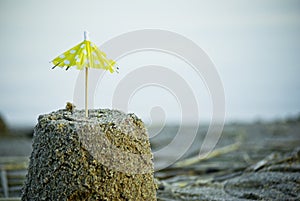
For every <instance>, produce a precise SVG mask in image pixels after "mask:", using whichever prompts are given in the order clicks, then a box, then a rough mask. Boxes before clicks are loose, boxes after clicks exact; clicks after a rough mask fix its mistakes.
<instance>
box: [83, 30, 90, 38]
mask: <svg viewBox="0 0 300 201" xmlns="http://www.w3.org/2000/svg"><path fill="white" fill-rule="evenodd" d="M84 40H90V39H89V32H88V31H87V30H85V31H84Z"/></svg>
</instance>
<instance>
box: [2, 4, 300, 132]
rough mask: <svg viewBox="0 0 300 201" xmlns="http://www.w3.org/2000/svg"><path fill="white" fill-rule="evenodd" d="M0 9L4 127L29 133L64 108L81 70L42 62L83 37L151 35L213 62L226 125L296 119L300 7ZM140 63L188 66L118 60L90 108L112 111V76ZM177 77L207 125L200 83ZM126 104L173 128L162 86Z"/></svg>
mask: <svg viewBox="0 0 300 201" xmlns="http://www.w3.org/2000/svg"><path fill="white" fill-rule="evenodd" d="M0 9H1V12H0V26H1V30H0V43H1V46H0V52H1V54H0V60H1V64H0V68H1V74H0V92H1V99H0V113H1V115H2V117H3V118H4V120H5V121H6V122H7V123H8V125H9V126H11V127H15V126H34V125H35V124H36V122H37V117H38V115H39V114H43V113H48V112H51V111H54V110H57V109H60V108H63V107H64V106H65V103H66V102H67V101H71V102H72V100H73V93H74V87H75V83H76V80H77V77H78V74H79V72H78V71H77V70H75V69H70V70H68V71H67V72H65V70H63V69H55V70H52V69H51V67H52V65H51V64H50V63H49V62H50V61H51V60H52V59H53V58H54V57H56V56H57V55H59V54H61V53H62V52H64V51H66V50H67V49H69V48H71V47H73V46H74V45H76V44H77V43H79V42H81V41H82V39H83V31H84V30H88V31H89V32H90V38H91V40H92V41H93V42H94V43H95V44H97V45H99V46H100V45H101V44H103V43H105V42H106V41H108V40H110V39H112V38H113V37H116V36H118V35H121V34H123V33H127V32H130V31H135V30H140V29H150V28H151V29H163V30H168V31H172V32H175V33H178V34H180V35H182V36H184V37H186V38H188V39H190V40H192V41H193V42H194V43H195V44H197V45H198V46H199V47H201V48H202V49H203V50H204V51H205V52H206V53H207V55H208V56H209V57H210V58H211V60H212V61H213V63H214V64H215V66H216V69H217V71H218V73H219V76H220V78H221V80H222V83H223V87H224V91H225V96H226V122H232V121H246V122H251V121H254V120H258V119H262V120H272V119H276V118H284V117H287V116H294V115H298V112H299V108H300V101H299V99H300V90H299V89H300V81H299V74H300V68H299V67H300V66H299V60H300V57H299V52H300V40H299V35H300V2H299V1H298V0H286V1H282V0H253V1H240V0H227V1H216V0H212V1H199V0H191V1H188V2H187V1H181V0H175V1H174V0H173V1H158V0H153V1H147V2H146V1H132V0H130V1H126V2H125V1H99V0H88V1H80V0H72V1H58V0H51V1H38V0H24V1H17V0H1V1H0ZM108 57H109V55H108ZM148 64H159V65H163V66H168V67H174V69H177V70H178V69H179V71H180V68H181V67H182V69H183V68H185V66H184V65H186V64H182V61H180V60H179V59H174V58H172V57H171V56H170V55H167V56H166V55H162V54H155V53H151V52H148V53H147V52H143V53H137V54H132V55H130V56H128V57H125V58H122V59H120V60H119V61H118V66H119V68H120V73H119V74H113V75H109V74H106V75H105V76H107V77H108V78H107V81H103V83H101V84H100V85H99V86H98V88H97V89H96V94H95V104H94V107H95V108H99V107H100V108H106V107H111V96H110V94H111V92H112V91H113V90H114V87H115V86H116V85H117V84H118V83H117V82H118V81H117V79H118V76H119V77H122V76H126V73H128V72H130V71H131V70H132V69H134V68H137V67H138V66H140V65H148ZM179 73H180V72H179ZM189 73H190V74H189ZM184 79H185V80H188V82H190V85H191V88H192V89H193V91H194V93H195V96H196V97H199V99H200V100H201V101H200V102H199V103H198V104H199V111H200V112H199V114H201V118H202V120H203V121H209V120H210V118H211V103H210V97H209V92H207V90H206V88H205V85H204V83H203V82H201V80H200V81H199V80H198V81H197V80H193V75H192V72H188V71H187V72H186V74H185V77H184ZM150 97H163V98H160V99H153V98H150ZM128 104H130V106H129V110H130V112H135V113H136V114H137V115H138V116H140V117H141V118H142V119H145V121H147V122H150V121H151V117H150V115H151V112H152V113H153V112H154V113H155V111H157V112H161V111H160V110H157V106H158V105H161V107H162V108H163V109H164V110H165V111H164V113H165V114H164V115H165V118H166V122H168V121H169V122H173V123H174V122H175V123H176V122H177V121H178V119H179V117H180V107H179V106H178V103H177V102H176V101H175V100H174V97H172V96H170V95H168V94H167V93H165V92H163V91H161V89H151V88H149V89H145V90H141V91H139V93H136V94H135V96H134V97H132V99H131V101H130V103H128ZM164 105H165V106H164ZM164 107H165V108H164ZM154 116H155V115H154ZM156 116H160V115H159V113H158V115H156ZM160 120H161V119H159V118H158V119H157V121H160ZM154 121H155V119H154ZM190 121H193V120H192V119H190Z"/></svg>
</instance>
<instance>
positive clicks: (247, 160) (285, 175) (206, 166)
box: [0, 119, 300, 201]
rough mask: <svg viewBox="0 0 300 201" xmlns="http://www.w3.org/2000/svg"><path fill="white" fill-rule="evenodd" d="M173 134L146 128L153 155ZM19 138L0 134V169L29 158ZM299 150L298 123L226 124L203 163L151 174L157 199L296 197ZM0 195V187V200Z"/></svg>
mask: <svg viewBox="0 0 300 201" xmlns="http://www.w3.org/2000/svg"><path fill="white" fill-rule="evenodd" d="M206 129H207V127H205V126H204V127H200V128H199V132H198V133H197V136H196V138H195V140H194V141H193V144H192V146H191V147H190V148H189V149H188V150H187V151H186V152H185V154H184V155H183V157H182V158H181V159H180V160H185V159H189V158H193V157H195V156H197V155H198V152H199V147H200V146H201V143H202V141H203V139H204V136H205V134H206ZM177 130H178V126H167V127H165V128H164V129H163V130H162V131H161V132H158V133H157V132H156V128H149V134H150V136H151V135H152V134H153V133H157V135H156V136H155V137H152V138H151V140H150V141H151V146H152V150H153V152H154V153H158V151H159V150H160V149H163V148H164V147H165V146H167V144H168V143H170V142H171V141H172V139H174V135H175V134H176V133H177ZM191 130H194V128H193V127H190V126H187V127H186V128H185V134H186V135H189V132H190V131H191ZM25 133H26V135H25ZM23 134H24V135H23V136H22V131H18V133H17V134H14V135H10V134H6V135H0V136H1V137H0V156H1V158H2V159H1V161H0V162H1V164H2V165H3V164H4V163H5V160H6V163H9V160H8V159H5V160H4V159H3V158H7V157H9V156H10V157H11V156H19V157H25V158H27V157H28V158H29V155H30V153H31V142H32V139H31V138H30V136H29V135H28V130H26V132H25V131H23ZM299 147H300V121H299V119H294V120H293V119H292V120H289V121H276V122H268V123H263V122H257V123H252V124H241V123H236V124H229V125H226V126H225V128H224V131H223V134H222V136H221V138H220V140H219V142H218V144H217V146H216V147H215V149H214V151H213V154H212V155H210V156H209V158H208V159H202V160H199V161H198V162H197V161H196V162H195V161H194V163H192V164H188V165H186V164H185V163H179V165H178V163H177V165H173V166H171V167H168V168H165V169H162V170H159V171H156V173H155V176H156V178H157V182H158V184H159V189H158V192H157V197H158V200H166V201H167V200H224V199H229V200H246V199H252V200H263V199H265V200H268V199H275V200H276V199H277V200H278V199H281V200H282V199H283V200H297V199H300V197H299V196H300V190H299V189H300V183H299V180H300V162H299V157H300V151H299ZM175 152H176V149H175V150H173V151H172V150H171V151H170V150H169V151H168V152H167V153H164V154H161V155H159V154H157V155H155V158H154V164H156V166H157V167H159V165H160V164H162V163H163V162H164V161H165V160H169V159H170V158H172V156H173V155H174V154H173V153H175ZM17 160H21V159H20V158H19V159H18V158H17ZM7 161H8V162H7ZM14 164H16V162H15V163H14ZM22 174H25V173H24V172H23V173H22ZM9 187H10V186H9ZM12 187H13V186H12ZM19 187H20V186H19ZM16 189H18V188H16ZM19 189H20V188H19ZM3 196H4V194H3V187H2V186H0V198H1V197H3ZM9 196H10V197H19V196H20V192H19V191H11V192H10V195H9Z"/></svg>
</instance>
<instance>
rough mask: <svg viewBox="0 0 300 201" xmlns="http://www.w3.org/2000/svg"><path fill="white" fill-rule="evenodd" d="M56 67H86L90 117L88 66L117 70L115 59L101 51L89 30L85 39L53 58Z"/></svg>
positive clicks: (111, 70)
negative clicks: (108, 57)
mask: <svg viewBox="0 0 300 201" xmlns="http://www.w3.org/2000/svg"><path fill="white" fill-rule="evenodd" d="M52 63H53V64H54V66H53V67H52V69H54V68H55V67H57V66H58V67H62V68H64V67H66V70H68V69H69V68H71V67H76V68H77V69H78V70H82V69H85V116H86V117H88V68H98V69H104V70H109V71H110V72H111V73H113V72H115V71H116V68H115V67H114V65H115V61H113V60H111V59H107V58H106V54H105V53H104V52H102V51H100V50H99V49H98V48H97V46H96V45H95V44H94V43H92V42H91V41H90V40H89V38H88V32H87V31H85V32H84V41H83V42H81V43H79V44H78V45H76V46H75V47H73V48H71V49H69V50H68V51H66V52H64V53H62V54H61V55H60V56H58V57H56V58H55V59H53V60H52Z"/></svg>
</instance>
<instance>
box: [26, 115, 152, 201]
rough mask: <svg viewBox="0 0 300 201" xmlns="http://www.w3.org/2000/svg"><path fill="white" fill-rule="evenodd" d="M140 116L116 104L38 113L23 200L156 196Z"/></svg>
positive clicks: (149, 155)
mask: <svg viewBox="0 0 300 201" xmlns="http://www.w3.org/2000/svg"><path fill="white" fill-rule="evenodd" d="M152 158H153V156H152V153H151V149H150V143H149V138H148V135H147V131H146V129H145V127H144V124H143V122H142V121H141V120H140V119H138V118H137V117H136V116H135V115H134V114H125V113H123V112H120V111H118V110H109V109H98V110H89V118H88V119H87V118H85V117H84V111H82V110H74V111H72V110H58V111H56V112H52V113H50V114H45V115H41V116H40V117H39V119H38V124H37V125H36V127H35V130H34V138H33V151H32V154H31V157H30V164H29V170H28V175H27V181H26V183H25V186H24V189H23V194H22V200H156V184H155V182H154V176H153V172H154V170H153V162H152Z"/></svg>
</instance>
